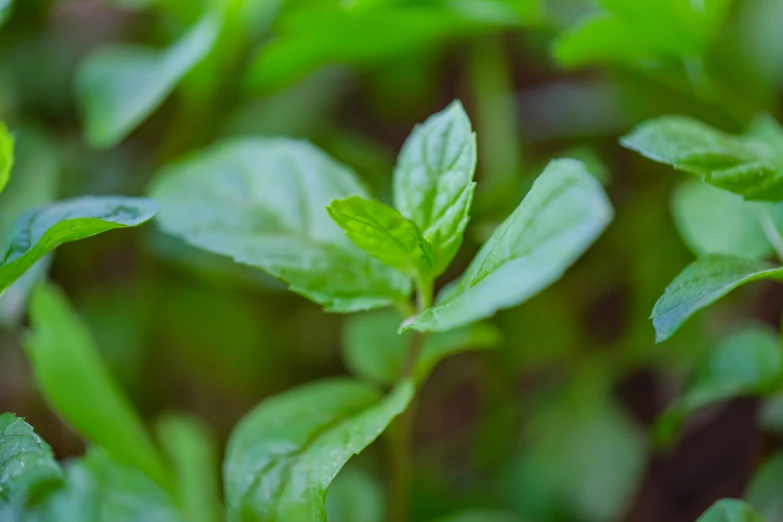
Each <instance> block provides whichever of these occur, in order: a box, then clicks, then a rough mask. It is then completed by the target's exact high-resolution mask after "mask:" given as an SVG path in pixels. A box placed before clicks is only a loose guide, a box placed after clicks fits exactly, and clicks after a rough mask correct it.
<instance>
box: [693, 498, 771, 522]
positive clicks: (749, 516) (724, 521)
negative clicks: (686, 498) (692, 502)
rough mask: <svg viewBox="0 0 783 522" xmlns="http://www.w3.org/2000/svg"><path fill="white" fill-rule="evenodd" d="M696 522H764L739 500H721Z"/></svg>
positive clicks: (762, 518) (747, 505)
mask: <svg viewBox="0 0 783 522" xmlns="http://www.w3.org/2000/svg"><path fill="white" fill-rule="evenodd" d="M696 522H765V519H764V517H762V516H761V515H759V514H758V513H756V512H755V511H753V508H752V507H751V506H750V505H749V504H747V503H745V502H743V501H741V500H734V499H723V500H719V501H717V502H716V503H715V504H713V505H712V507H711V508H710V509H708V510H707V511H706V512H705V513H704V514H703V515H702V516H700V517H699V519H698V520H697V521H696Z"/></svg>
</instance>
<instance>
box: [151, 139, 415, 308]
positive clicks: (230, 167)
mask: <svg viewBox="0 0 783 522" xmlns="http://www.w3.org/2000/svg"><path fill="white" fill-rule="evenodd" d="M151 194H152V195H153V197H154V198H155V199H156V200H157V201H158V202H159V203H160V206H161V212H160V216H159V219H158V223H159V224H160V226H161V228H163V230H165V231H166V232H168V233H170V234H173V235H176V236H179V237H181V238H182V239H184V240H185V241H187V242H188V243H190V244H192V245H194V246H198V247H200V248H203V249H205V250H209V251H210V252H214V253H217V254H222V255H225V256H230V257H232V258H233V259H234V260H235V261H237V262H238V263H242V264H246V265H250V266H255V267H258V268H261V269H263V270H264V271H266V272H268V273H270V274H272V275H273V276H275V277H278V278H280V279H282V280H283V281H285V282H287V283H289V285H290V289H291V290H292V291H294V292H297V293H299V294H302V295H304V296H305V297H307V298H309V299H312V300H313V301H315V302H317V303H320V304H322V305H324V307H325V308H326V309H327V310H329V311H334V312H354V311H357V310H365V309H370V308H377V307H381V306H388V305H390V304H392V303H393V302H394V301H395V300H399V299H405V298H407V296H408V295H409V294H410V291H411V284H410V279H409V278H407V277H405V276H404V275H403V274H401V273H400V272H398V271H397V270H394V269H392V268H389V267H386V266H384V265H383V264H382V263H381V262H380V261H377V260H375V259H373V258H372V257H370V256H369V255H368V254H366V253H364V252H363V251H361V250H360V249H359V248H357V247H356V246H355V245H353V243H351V241H350V240H349V239H348V238H347V237H345V234H344V233H343V231H342V230H341V229H340V227H338V226H337V225H336V224H335V223H333V222H332V220H330V219H329V217H328V216H327V214H326V206H327V205H328V204H329V203H330V202H331V201H332V200H334V199H337V198H344V197H347V196H351V195H358V196H362V197H366V196H367V193H366V191H365V190H364V188H363V187H362V186H361V184H360V183H359V181H358V180H357V179H356V176H355V175H354V173H353V172H351V171H350V170H349V169H348V168H347V167H344V166H343V165H340V164H339V163H337V162H335V161H334V160H332V159H331V158H329V157H328V156H326V155H325V154H324V153H323V152H321V151H320V150H318V149H317V148H315V147H314V146H312V145H310V144H309V143H306V142H302V141H294V140H287V139H246V140H236V141H231V142H227V143H224V144H222V145H218V146H215V147H213V148H211V149H208V150H207V151H205V152H202V153H201V154H199V155H196V156H192V157H190V158H189V159H188V160H187V161H184V162H182V163H179V164H175V165H173V166H171V167H168V168H166V169H164V170H163V172H161V173H160V174H158V176H157V178H156V180H155V182H154V184H153V186H152V189H151Z"/></svg>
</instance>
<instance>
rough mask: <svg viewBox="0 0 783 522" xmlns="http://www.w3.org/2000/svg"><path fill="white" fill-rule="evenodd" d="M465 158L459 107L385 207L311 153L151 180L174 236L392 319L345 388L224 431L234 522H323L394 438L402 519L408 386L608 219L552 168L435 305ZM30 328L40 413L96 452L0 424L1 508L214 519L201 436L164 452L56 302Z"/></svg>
mask: <svg viewBox="0 0 783 522" xmlns="http://www.w3.org/2000/svg"><path fill="white" fill-rule="evenodd" d="M476 155H477V152H476V137H475V134H474V133H473V132H472V130H471V126H470V121H469V120H468V118H467V115H466V114H465V112H464V111H463V109H462V106H461V104H460V103H459V102H454V103H453V104H451V105H450V106H449V107H448V108H447V109H446V110H444V111H443V112H441V113H438V114H436V115H434V116H432V117H431V118H430V119H428V120H427V121H426V122H425V123H424V124H422V125H421V126H418V127H416V128H415V129H414V131H413V133H412V134H411V136H410V137H409V138H408V140H407V141H406V143H405V145H404V147H403V149H402V151H401V153H400V157H399V159H398V163H397V167H396V169H395V172H394V207H391V206H387V205H386V204H384V203H381V202H379V201H377V200H374V199H370V198H369V195H368V193H367V191H366V190H365V189H364V188H363V186H362V184H361V183H360V182H359V180H358V178H357V177H356V176H355V174H354V173H353V172H351V171H350V170H349V169H348V168H347V167H345V166H343V165H340V164H339V163H337V162H335V161H334V160H332V159H331V158H329V157H328V156H326V155H325V154H324V153H323V152H321V151H319V150H318V149H316V148H315V147H314V146H312V145H310V144H309V143H306V142H303V141H294V140H283V139H246V140H234V141H231V142H228V143H223V144H218V145H216V146H213V147H211V148H210V149H208V150H206V151H204V152H201V153H198V154H195V155H192V156H190V157H189V158H188V159H186V160H185V161H182V162H179V163H176V164H174V165H172V166H169V167H166V168H165V169H164V170H163V171H162V172H161V173H160V174H159V175H158V176H157V177H156V178H155V180H154V183H153V185H152V189H151V194H152V197H153V198H154V199H155V200H157V201H158V203H159V204H160V213H159V215H158V222H159V224H160V226H161V227H162V228H163V229H164V230H166V231H167V232H169V233H171V234H175V235H178V236H180V237H182V238H183V239H185V240H186V241H187V242H189V243H191V244H193V245H196V246H198V247H201V248H203V249H207V250H209V251H212V252H215V253H218V254H221V255H224V256H230V257H232V258H233V259H234V260H235V261H237V262H239V263H243V264H247V265H250V266H253V267H257V268H260V269H262V270H264V271H266V272H268V273H270V274H271V275H274V276H275V277H278V278H280V279H282V280H283V281H285V282H286V283H287V284H288V285H289V287H290V289H291V290H293V291H295V292H297V293H299V294H302V295H303V296H305V297H307V298H309V299H311V300H313V301H315V302H317V303H319V304H321V305H323V306H324V308H325V309H327V310H328V311H333V312H345V313H347V312H358V311H363V310H369V309H373V308H388V307H392V306H393V307H395V308H396V312H393V311H391V310H385V311H380V312H375V313H372V314H365V315H360V316H357V317H356V318H355V319H354V320H352V322H351V323H349V326H348V330H347V343H346V351H345V354H344V355H345V360H346V365H347V366H348V367H349V368H351V369H352V370H353V371H354V372H355V374H356V375H355V378H350V379H349V378H337V379H329V380H325V381H320V382H316V383H311V384H306V385H303V386H300V387H298V388H296V389H294V390H291V391H288V392H285V393H283V394H280V395H278V396H275V397H273V398H270V399H267V400H265V401H264V402H262V403H261V404H260V405H259V406H257V407H256V408H255V409H254V410H253V411H251V412H250V413H249V414H247V415H246V416H245V418H244V419H243V420H242V421H241V422H240V423H239V425H238V426H237V427H236V428H235V429H234V432H233V434H232V436H231V438H230V440H229V443H228V447H227V450H226V457H225V462H224V465H223V480H224V491H225V502H226V516H227V519H228V520H232V521H234V520H235V521H239V520H242V521H245V520H247V521H251V520H264V521H281V522H282V521H291V522H293V521H304V520H325V519H326V506H325V496H326V490H327V488H328V486H329V484H330V482H331V481H332V479H334V477H335V476H336V475H337V473H338V471H340V469H341V468H342V467H343V465H344V464H345V463H346V462H347V461H348V460H349V459H350V457H351V456H352V455H354V454H356V453H359V452H361V451H362V450H363V449H364V448H365V447H366V446H368V445H369V444H371V443H372V442H373V441H374V440H375V439H376V438H377V437H379V436H380V435H381V434H382V433H384V432H385V431H387V429H388V439H389V448H390V462H389V465H390V466H391V469H390V481H391V482H390V492H391V497H390V509H391V519H392V520H394V521H402V520H406V518H407V512H406V511H407V507H406V502H407V500H406V499H407V496H408V494H409V491H408V490H409V488H410V480H411V476H410V474H411V462H410V459H411V456H410V450H409V447H408V444H409V443H408V439H409V437H410V430H411V422H412V420H413V417H412V416H413V406H412V403H413V402H414V399H415V394H416V390H417V388H418V387H420V386H421V385H422V384H423V382H424V381H425V380H426V378H427V376H428V374H429V372H430V371H431V370H432V368H433V367H434V366H435V365H436V364H437V363H438V361H440V360H441V359H443V358H445V357H447V356H448V355H451V354H453V353H456V352H458V351H462V350H465V349H470V348H474V347H475V348H481V347H489V346H491V345H492V344H493V343H494V342H495V341H496V339H497V333H496V332H495V331H494V330H493V329H492V328H491V327H489V326H488V325H484V324H475V323H477V322H478V321H481V320H482V319H485V318H487V317H490V316H492V315H493V314H494V313H495V312H496V311H498V310H500V309H504V308H508V307H512V306H516V305H518V304H520V303H522V302H523V301H525V300H526V299H528V298H529V297H531V296H532V295H534V294H536V293H537V292H539V291H541V290H542V289H543V288H545V287H546V286H548V285H549V284H551V283H552V282H554V281H555V280H557V279H559V278H560V277H561V275H562V274H563V272H564V271H565V270H566V269H567V268H568V267H569V266H570V265H571V264H572V263H573V262H574V261H575V260H576V259H577V258H578V257H579V256H580V255H581V254H582V252H584V250H585V249H587V247H588V246H589V245H590V244H591V243H592V242H593V241H594V240H595V239H596V237H597V236H598V235H599V234H600V233H601V232H602V231H603V229H604V228H605V227H606V225H607V224H608V223H609V221H610V220H611V218H612V209H611V206H610V204H609V202H608V200H607V198H606V196H605V194H604V192H603V189H602V188H601V186H600V184H599V182H598V181H597V180H596V179H595V178H593V176H592V175H591V174H589V173H588V172H587V170H586V168H585V166H584V165H583V164H582V163H580V162H579V161H576V160H572V159H561V160H555V161H552V162H551V163H550V164H549V165H548V166H547V167H546V169H545V170H544V172H543V173H542V174H541V175H540V176H539V178H538V179H537V180H536V182H535V183H534V184H533V186H532V188H531V189H530V191H529V193H528V194H527V196H526V197H525V199H524V200H523V201H522V203H520V205H519V206H518V208H517V209H516V210H515V211H514V212H513V213H512V214H511V216H509V217H508V219H506V220H505V221H504V222H503V223H502V224H501V225H500V226H499V227H498V228H497V229H496V230H495V232H494V233H493V234H492V235H491V237H490V238H489V240H488V241H487V242H486V244H485V245H484V246H483V247H482V248H481V249H480V250H479V252H478V253H477V254H476V256H475V258H474V260H473V261H472V263H471V264H470V266H468V268H467V269H466V271H465V273H464V274H463V275H462V276H461V277H460V279H459V280H458V281H456V282H455V283H453V284H450V285H448V286H446V287H445V288H444V290H442V291H441V292H439V293H438V296H437V299H433V294H434V290H433V289H434V287H435V280H436V277H437V276H439V275H441V274H443V273H444V271H445V270H446V269H447V267H448V266H449V264H450V263H451V261H452V260H453V258H454V256H455V254H456V252H457V250H458V249H459V247H460V244H461V242H462V236H463V233H464V231H465V228H466V226H467V223H468V221H469V217H470V208H471V203H472V200H473V193H474V188H475V183H474V182H473V172H474V169H475V165H476ZM330 217H331V220H330V219H329V218H330ZM414 288H415V293H416V299H415V305H414V304H413V303H412V302H411V301H410V299H411V295H412V294H413V292H414ZM31 320H32V332H31V334H30V335H29V337H28V339H27V343H26V345H27V352H28V355H29V357H30V359H31V361H32V365H33V369H34V372H35V375H36V379H37V381H38V383H39V385H40V386H41V389H42V391H43V393H44V396H45V397H46V399H47V401H48V402H49V404H50V405H51V406H52V408H53V409H54V410H55V411H57V412H58V413H59V414H60V415H61V416H62V417H63V418H64V419H65V420H66V421H67V422H68V423H69V424H70V425H71V426H72V427H73V428H74V429H76V430H77V431H78V432H79V433H80V434H81V435H82V436H83V437H84V438H85V439H87V440H88V441H89V442H90V443H91V444H92V445H93V446H92V447H91V448H90V449H89V451H88V453H87V456H85V457H84V458H82V459H79V460H76V461H74V462H71V463H69V464H66V465H65V467H64V468H61V466H60V465H59V464H57V463H56V462H54V460H53V459H52V455H51V451H50V450H49V448H48V446H46V444H45V443H44V442H42V441H41V440H40V439H38V438H37V437H36V436H35V434H34V433H33V432H32V429H31V428H30V427H29V426H28V425H26V424H25V423H24V422H23V421H22V420H20V419H18V418H16V417H13V416H11V415H10V414H5V416H4V417H3V423H4V424H3V426H4V429H3V431H2V432H0V434H1V436H0V479H1V480H0V486H1V488H2V489H0V492H2V493H3V497H2V499H3V503H2V508H3V509H4V510H6V512H9V513H21V512H24V513H25V515H24V516H25V517H27V518H25V520H28V519H29V520H33V519H35V520H62V516H63V515H62V514H63V513H72V514H73V515H72V516H73V517H75V518H74V519H79V520H85V521H90V520H108V519H111V520H125V519H127V520H141V519H145V520H146V519H153V518H154V519H155V520H166V521H168V520H203V521H209V520H214V519H215V518H216V517H218V516H219V508H218V506H219V500H218V498H219V495H218V493H217V491H216V481H215V480H213V477H214V475H213V473H214V470H213V469H212V467H213V464H214V458H215V450H214V448H213V447H212V445H211V442H210V437H209V435H208V434H207V432H205V428H204V427H203V426H201V425H200V424H198V423H197V422H195V421H193V420H190V419H189V418H187V417H181V416H175V417H171V418H167V419H164V420H162V421H161V423H160V429H159V438H158V440H159V444H160V448H162V450H163V453H162V452H161V449H160V448H159V446H158V445H157V444H156V443H154V442H153V438H152V437H151V436H150V435H149V434H148V433H147V431H146V429H145V428H144V427H143V425H142V423H141V421H140V419H139V415H138V414H137V413H136V412H135V411H134V410H133V408H132V407H131V406H130V405H129V401H128V400H127V399H126V398H125V397H124V395H123V394H122V392H121V390H120V389H119V387H118V385H117V384H116V382H115V381H114V379H113V377H112V376H111V375H110V372H109V371H108V370H107V368H106V367H105V365H104V364H103V363H102V362H101V359H100V356H99V355H98V352H97V350H96V348H95V346H94V342H93V341H92V339H91V337H90V334H89V332H88V330H87V328H86V326H85V325H84V324H82V322H81V321H80V319H79V318H78V316H76V314H75V313H74V312H73V311H72V310H71V309H70V308H69V306H68V304H67V302H66V300H65V298H64V296H63V295H62V294H61V293H60V292H59V291H58V290H56V289H55V288H54V287H52V286H49V285H41V286H39V287H38V288H37V289H36V290H35V292H34V293H33V297H32V303H31ZM397 330H400V332H401V333H399V334H398V333H397V332H396V331H397ZM379 336H382V337H379ZM388 388H391V391H388V392H385V391H384V390H385V389H388ZM85 405H88V406H87V407H85ZM395 418H396V419H397V420H396V421H395ZM58 485H59V488H58V487H57V486H58ZM11 516H13V515H11ZM467 516H468V515H467V514H466V517H467ZM476 516H483V515H476ZM498 516H499V517H500V515H498ZM155 517H158V518H155ZM501 518H502V517H501ZM482 520H486V518H482Z"/></svg>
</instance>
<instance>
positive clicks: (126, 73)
mask: <svg viewBox="0 0 783 522" xmlns="http://www.w3.org/2000/svg"><path fill="white" fill-rule="evenodd" d="M219 30H220V21H219V20H217V19H216V18H215V17H213V16H211V15H208V16H205V17H204V18H203V19H202V20H201V21H199V22H198V23H197V24H196V25H195V26H194V27H193V28H192V29H190V31H189V32H188V33H187V34H185V35H184V36H183V37H182V38H181V39H180V40H179V41H177V42H176V43H174V44H172V45H171V46H170V47H168V48H167V49H164V50H162V51H159V50H155V49H149V48H145V47H140V46H133V45H109V46H105V47H101V48H99V49H98V50H96V51H94V52H93V53H92V54H91V55H90V56H88V57H87V59H86V60H85V61H84V62H83V63H82V64H81V66H80V67H79V70H78V71H77V73H76V97H77V102H78V105H79V108H80V110H81V113H82V119H83V120H84V125H85V131H84V132H85V137H86V139H87V141H88V142H89V143H90V144H91V145H92V146H94V147H101V148H103V147H112V146H114V145H116V144H117V143H119V142H120V141H122V140H123V139H124V138H125V137H126V136H127V135H128V134H130V132H131V131H133V130H134V129H135V128H136V127H137V126H138V125H139V124H140V123H141V122H142V121H144V119H145V118H146V117H147V116H149V114H150V113H152V112H153V111H154V110H155V109H156V108H157V107H158V106H159V105H160V104H161V103H162V102H163V100H164V99H165V98H166V97H167V96H168V95H169V94H170V93H171V91H173V90H174V88H175V87H176V86H177V84H178V83H179V81H180V80H181V79H182V77H183V76H185V74H187V72H188V71H190V70H191V69H192V68H193V67H194V66H195V65H197V64H198V63H199V62H201V60H203V59H204V58H205V57H206V56H207V54H208V53H209V52H210V51H211V50H212V48H213V47H214V45H215V42H216V41H217V37H218V32H219Z"/></svg>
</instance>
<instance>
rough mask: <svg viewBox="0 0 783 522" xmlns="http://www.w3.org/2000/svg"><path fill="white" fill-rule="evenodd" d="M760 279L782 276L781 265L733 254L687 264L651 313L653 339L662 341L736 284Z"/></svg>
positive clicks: (706, 258) (779, 277)
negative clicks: (777, 266) (779, 266)
mask: <svg viewBox="0 0 783 522" xmlns="http://www.w3.org/2000/svg"><path fill="white" fill-rule="evenodd" d="M762 279H777V280H781V279H783V268H775V267H773V266H772V265H771V264H769V263H766V262H764V261H754V260H751V259H747V258H743V257H734V256H719V255H713V256H707V257H703V258H701V259H698V260H697V261H694V262H693V263H691V264H690V265H688V266H687V267H686V268H685V270H683V271H682V272H681V273H680V274H679V275H678V276H677V277H675V278H674V280H673V281H672V282H671V283H670V284H669V286H668V287H666V291H665V292H664V293H663V295H662V296H661V297H660V299H658V302H657V303H655V307H654V308H653V312H652V317H651V318H652V321H653V326H654V327H655V334H656V336H655V340H656V342H659V343H660V342H663V341H665V340H666V339H668V338H669V337H671V336H672V335H673V334H674V332H676V331H677V329H678V328H679V327H680V326H682V324H683V323H684V322H685V321H686V320H687V319H688V318H689V317H690V316H692V315H693V314H695V313H696V312H698V311H699V310H701V309H703V308H706V307H708V306H709V305H711V304H712V303H714V302H715V301H717V300H718V299H720V298H721V297H723V296H725V295H726V294H728V293H729V292H731V291H732V290H734V289H735V288H737V287H738V286H742V285H744V284H747V283H750V282H752V281H759V280H762Z"/></svg>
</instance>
